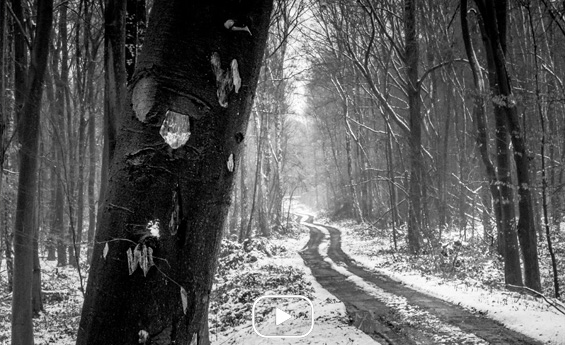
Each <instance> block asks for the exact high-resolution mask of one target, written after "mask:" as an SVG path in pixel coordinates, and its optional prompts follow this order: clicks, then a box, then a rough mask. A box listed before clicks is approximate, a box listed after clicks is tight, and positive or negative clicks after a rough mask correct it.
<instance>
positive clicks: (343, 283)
mask: <svg viewBox="0 0 565 345" xmlns="http://www.w3.org/2000/svg"><path fill="white" fill-rule="evenodd" d="M303 223H304V225H306V226H307V227H308V228H309V229H310V240H309V241H308V243H307V244H306V246H305V247H304V249H303V250H302V251H301V253H300V255H301V256H302V258H303V260H304V262H305V264H306V265H307V266H308V267H309V268H310V269H311V271H312V274H313V275H314V277H315V278H316V280H318V282H319V283H320V284H321V285H322V286H323V287H324V288H325V289H327V290H328V291H330V292H331V293H332V294H334V295H335V296H336V297H337V298H339V299H340V300H341V301H342V302H343V303H344V304H345V305H346V308H347V311H348V313H349V315H350V318H351V321H352V323H353V324H354V325H355V326H356V327H358V328H359V329H361V330H362V331H363V332H365V333H367V334H368V335H370V336H371V337H373V338H374V339H376V340H377V341H380V342H383V341H384V342H387V343H389V344H540V343H539V342H536V341H534V340H532V339H530V338H528V337H526V336H524V335H522V334H520V333H517V332H514V331H511V330H509V329H507V328H504V326H502V325H501V324H499V323H497V322H495V321H493V320H491V319H488V318H485V317H483V316H480V315H475V314H473V313H471V312H469V311H467V310H465V309H463V308H461V307H458V306H454V305H452V304H449V303H447V302H445V301H443V300H441V299H438V298H435V297H431V296H428V295H425V294H422V293H420V292H417V291H415V290H412V289H410V288H408V287H406V286H404V285H402V284H401V283H399V282H396V281H393V280H391V279H389V278H388V277H386V276H384V275H381V274H378V273H374V272H369V271H368V270H366V269H365V268H363V267H361V266H360V265H358V264H357V263H356V262H355V260H352V259H351V258H350V257H349V256H348V255H347V254H345V253H344V252H343V251H342V249H341V233H340V231H339V230H337V229H335V228H332V227H327V226H323V225H319V224H313V223H312V219H311V217H309V218H308V219H304V218H303ZM328 239H329V243H328V241H327V240H328Z"/></svg>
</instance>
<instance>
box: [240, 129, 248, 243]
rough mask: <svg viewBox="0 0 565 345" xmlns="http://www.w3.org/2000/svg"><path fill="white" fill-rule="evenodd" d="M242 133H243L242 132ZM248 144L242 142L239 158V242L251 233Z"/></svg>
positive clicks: (241, 137)
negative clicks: (247, 179)
mask: <svg viewBox="0 0 565 345" xmlns="http://www.w3.org/2000/svg"><path fill="white" fill-rule="evenodd" d="M240 134H241V133H240ZM240 139H241V140H243V135H241V136H240ZM246 146H247V144H245V142H243V143H242V148H241V158H240V160H239V190H240V191H241V202H240V205H239V207H240V208H241V211H240V213H241V220H240V223H239V238H238V240H239V242H243V241H245V240H246V239H247V237H248V236H249V234H248V233H247V222H248V217H247V214H248V210H247V208H248V207H247V204H248V197H247V194H248V190H247V189H248V188H247V184H246V183H245V178H246V175H247V171H246V169H247V162H246V161H245V157H246V149H247V148H246Z"/></svg>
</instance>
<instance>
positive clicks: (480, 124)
mask: <svg viewBox="0 0 565 345" xmlns="http://www.w3.org/2000/svg"><path fill="white" fill-rule="evenodd" d="M461 28H462V36H463V42H464V44H465V50H466V52H467V57H468V59H469V65H470V67H471V71H472V72H473V82H474V84H475V96H474V105H473V117H474V119H475V125H476V126H477V146H478V149H479V153H480V155H481V159H482V162H483V164H484V166H485V173H486V177H487V180H488V184H489V191H490V194H491V196H492V199H493V200H494V215H495V221H496V228H497V233H499V234H502V233H503V224H502V209H501V207H502V202H501V196H500V190H499V188H498V177H497V176H496V170H495V168H494V164H493V163H492V161H491V159H490V155H489V149H488V148H489V138H488V128H487V120H486V110H485V109H486V104H485V98H484V97H483V95H484V92H485V85H484V79H483V77H482V75H481V73H480V66H479V63H478V60H477V57H476V55H475V50H474V48H473V43H472V41H471V37H470V34H469V26H468V23H467V0H462V1H461ZM486 204H489V202H488V200H487V202H485V206H486ZM487 222H488V220H487ZM498 242H499V243H498V245H499V254H503V250H502V248H503V243H500V242H502V241H498Z"/></svg>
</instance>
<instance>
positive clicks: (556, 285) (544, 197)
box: [526, 4, 560, 298]
mask: <svg viewBox="0 0 565 345" xmlns="http://www.w3.org/2000/svg"><path fill="white" fill-rule="evenodd" d="M527 10H528V18H529V24H530V30H531V34H532V40H533V45H534V62H535V66H534V67H535V81H536V105H537V110H538V115H539V119H540V126H541V145H540V146H541V147H540V156H541V193H542V209H543V223H544V228H545V235H546V240H547V250H548V251H549V256H550V258H551V269H552V271H553V288H554V290H555V298H559V297H560V293H559V279H558V275H557V261H556V259H555V252H554V250H553V243H552V241H551V231H550V225H549V216H548V210H547V208H548V207H547V172H546V167H545V141H546V128H545V116H546V114H544V112H543V110H542V97H541V90H540V81H539V77H540V76H539V70H538V66H539V63H538V45H537V40H536V32H535V29H534V23H533V20H532V13H531V7H530V4H528V5H527ZM530 235H532V234H530ZM533 236H535V232H534V234H533ZM526 240H527V239H526ZM530 240H531V239H530ZM529 245H532V243H530V244H529ZM535 245H537V242H536V243H535ZM535 259H536V261H537V257H536V258H535ZM530 270H531V271H533V272H534V273H535V267H534V268H533V270H532V269H530ZM531 271H530V272H531ZM537 274H538V280H539V268H538V273H537ZM528 283H530V284H532V285H535V284H536V283H535V282H534V283H532V282H531V279H530V280H528V272H527V271H526V285H527V286H528V287H530V288H532V289H534V287H531V286H529V285H528ZM538 291H540V292H541V283H540V285H539V289H538Z"/></svg>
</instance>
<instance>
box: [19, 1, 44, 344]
mask: <svg viewBox="0 0 565 345" xmlns="http://www.w3.org/2000/svg"><path fill="white" fill-rule="evenodd" d="M12 4H13V5H16V4H17V6H12V7H13V10H14V12H15V14H16V18H17V19H18V20H20V22H23V19H24V18H23V12H22V11H21V3H20V1H19V0H13V1H12ZM52 19H53V1H52V0H38V2H37V20H36V23H37V27H36V33H35V35H34V36H35V38H34V41H33V45H32V53H31V64H30V67H29V70H28V73H29V74H28V76H27V80H28V82H27V87H26V88H21V89H17V91H19V92H24V95H23V96H24V98H23V100H24V102H23V108H21V109H19V110H18V116H17V119H18V131H19V133H20V134H21V133H25V135H20V136H19V141H20V144H21V149H20V169H19V172H20V175H19V181H18V200H17V208H16V222H15V238H14V249H15V253H14V254H15V255H14V272H15V274H14V292H13V295H12V345H30V344H33V324H32V320H31V318H32V305H31V301H32V299H31V296H32V277H33V276H32V273H33V229H34V224H33V217H32V216H30V215H32V214H33V212H34V211H35V197H36V195H35V194H36V189H37V151H38V144H39V141H38V138H39V117H40V110H41V98H42V94H43V92H42V91H43V78H44V74H45V69H46V67H47V58H48V54H49V39H50V34H51V23H52ZM16 31H17V30H16ZM20 39H22V41H23V37H21V36H20ZM20 58H21V56H18V55H16V64H20V63H25V60H24V61H22V60H20ZM20 77H21V75H20ZM16 109H18V108H16Z"/></svg>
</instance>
